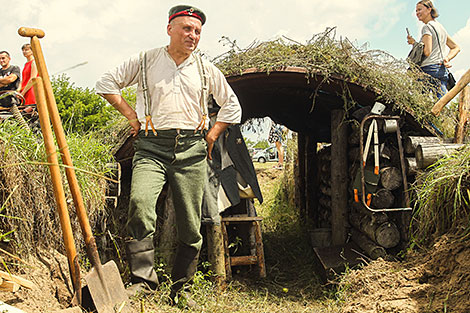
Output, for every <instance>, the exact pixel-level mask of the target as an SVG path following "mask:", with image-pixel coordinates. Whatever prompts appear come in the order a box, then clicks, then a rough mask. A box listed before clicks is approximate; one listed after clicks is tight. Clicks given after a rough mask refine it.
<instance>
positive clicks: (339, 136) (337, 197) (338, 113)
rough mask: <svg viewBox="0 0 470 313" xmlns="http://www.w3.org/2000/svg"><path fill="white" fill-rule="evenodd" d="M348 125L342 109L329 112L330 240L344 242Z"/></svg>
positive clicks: (346, 199)
mask: <svg viewBox="0 0 470 313" xmlns="http://www.w3.org/2000/svg"><path fill="white" fill-rule="evenodd" d="M347 130H348V127H347V124H346V119H345V112H344V110H334V111H332V112H331V190H334V192H333V194H332V196H331V230H332V231H331V241H332V244H333V245H334V246H336V245H342V244H344V243H346V237H347V230H346V225H347V212H348V209H347V208H348V189H347V188H348V153H347V152H348V141H347V140H348V139H347V138H348V131H347Z"/></svg>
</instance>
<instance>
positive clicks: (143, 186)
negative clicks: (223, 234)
mask: <svg viewBox="0 0 470 313" xmlns="http://www.w3.org/2000/svg"><path fill="white" fill-rule="evenodd" d="M134 147H135V155H134V158H133V160H132V182H131V195H130V202H129V216H128V222H127V229H128V233H129V235H130V236H131V237H132V238H133V239H137V240H142V239H145V238H148V237H152V236H153V235H154V233H155V228H156V220H157V213H156V203H157V198H158V196H159V195H160V192H161V190H162V188H163V185H164V184H165V182H167V181H168V183H169V184H170V188H171V191H172V193H173V203H174V207H175V215H176V226H177V232H178V240H179V241H180V242H182V243H184V244H186V245H188V246H191V247H193V248H196V249H197V250H199V249H200V248H201V245H202V236H201V234H200V227H201V205H202V196H203V190H204V183H205V181H206V175H207V170H206V167H207V161H206V157H207V145H206V141H205V140H204V135H203V134H200V133H196V134H195V133H194V131H193V130H178V129H172V130H159V131H158V135H157V136H154V135H153V134H152V133H151V132H149V134H148V136H145V134H144V132H143V131H140V132H139V134H138V138H137V140H136V143H135V146H134Z"/></svg>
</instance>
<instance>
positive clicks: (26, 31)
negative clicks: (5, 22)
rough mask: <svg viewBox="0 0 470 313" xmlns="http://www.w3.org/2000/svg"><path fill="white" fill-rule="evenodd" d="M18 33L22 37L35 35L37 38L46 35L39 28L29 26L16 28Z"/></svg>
mask: <svg viewBox="0 0 470 313" xmlns="http://www.w3.org/2000/svg"><path fill="white" fill-rule="evenodd" d="M18 34H19V35H20V36H22V37H34V36H36V37H38V38H42V37H44V36H45V35H46V34H45V33H44V31H43V30H41V29H38V28H29V27H20V28H19V29H18Z"/></svg>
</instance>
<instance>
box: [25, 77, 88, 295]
mask: <svg viewBox="0 0 470 313" xmlns="http://www.w3.org/2000/svg"><path fill="white" fill-rule="evenodd" d="M33 82H34V93H35V95H36V102H37V109H38V114H39V121H40V124H41V131H42V135H43V138H44V146H45V148H46V153H47V161H48V163H49V170H50V172H51V179H52V186H53V188H54V195H55V199H56V203H57V212H58V214H59V220H60V226H61V228H62V236H63V239H64V246H65V251H66V254H67V259H68V262H69V267H70V275H71V279H72V283H73V287H74V290H75V292H77V291H78V290H79V289H80V268H79V267H78V255H77V250H76V248H75V241H74V238H73V231H72V226H71V223H70V215H69V212H68V209H67V201H66V199H65V191H64V186H63V185H62V175H61V173H60V168H59V160H58V157H57V154H58V152H57V150H56V147H55V144H54V137H53V135H52V128H51V122H50V119H49V114H48V112H47V104H46V95H45V92H44V85H43V80H42V79H41V77H35V78H33Z"/></svg>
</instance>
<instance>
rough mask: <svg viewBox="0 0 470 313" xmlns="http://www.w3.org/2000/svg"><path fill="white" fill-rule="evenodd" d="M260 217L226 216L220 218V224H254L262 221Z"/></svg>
mask: <svg viewBox="0 0 470 313" xmlns="http://www.w3.org/2000/svg"><path fill="white" fill-rule="evenodd" d="M262 220H263V218H262V217H261V216H227V217H222V222H225V223H243V222H255V221H262Z"/></svg>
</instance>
